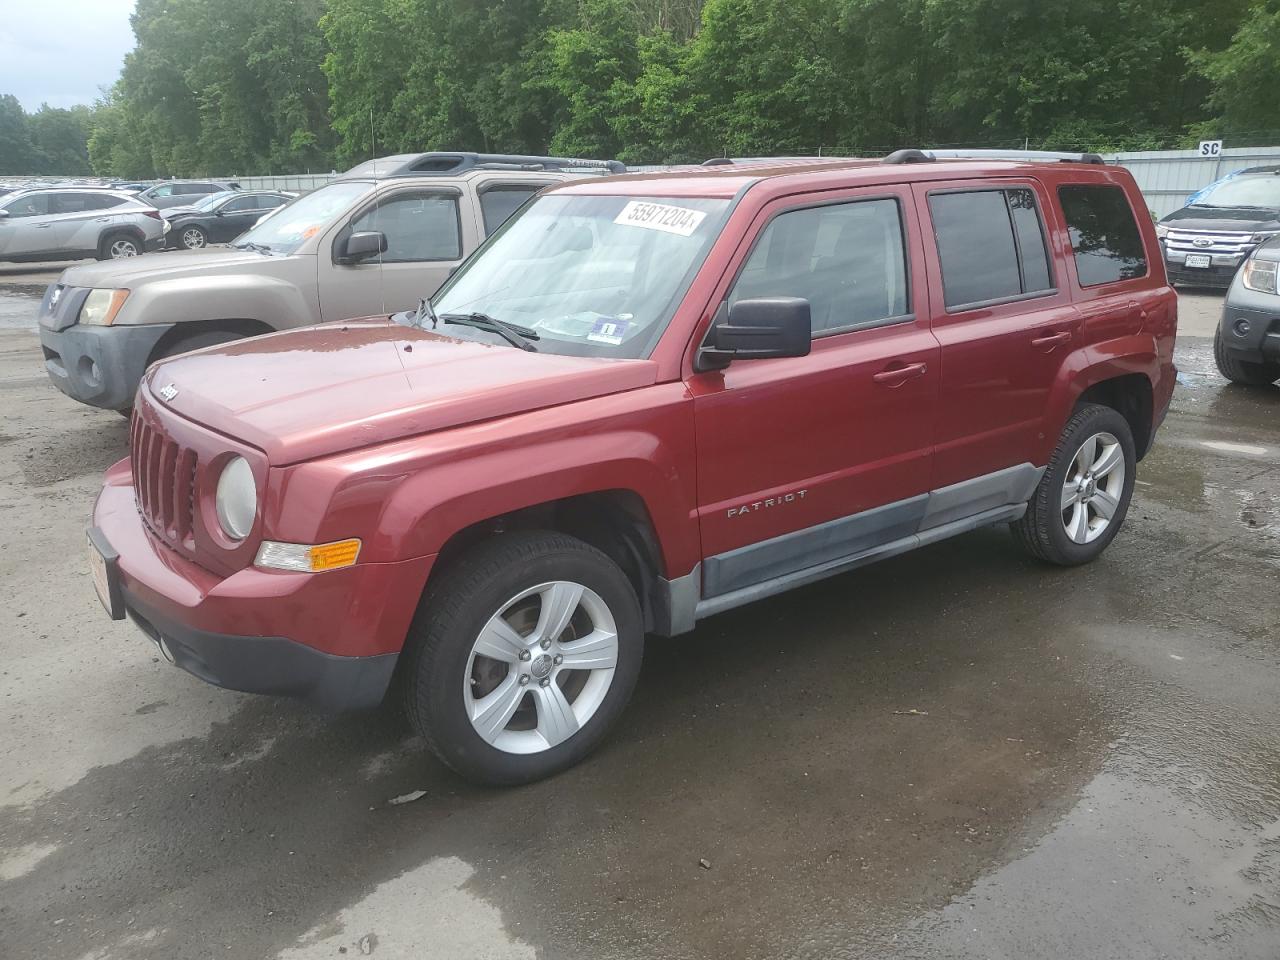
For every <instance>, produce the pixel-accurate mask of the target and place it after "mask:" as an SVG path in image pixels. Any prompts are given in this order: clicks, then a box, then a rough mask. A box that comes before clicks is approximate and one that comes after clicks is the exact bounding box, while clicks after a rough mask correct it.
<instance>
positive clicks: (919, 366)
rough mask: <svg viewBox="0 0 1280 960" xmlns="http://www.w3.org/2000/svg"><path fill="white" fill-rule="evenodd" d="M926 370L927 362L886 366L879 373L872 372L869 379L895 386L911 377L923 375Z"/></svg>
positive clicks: (927, 369)
mask: <svg viewBox="0 0 1280 960" xmlns="http://www.w3.org/2000/svg"><path fill="white" fill-rule="evenodd" d="M928 372H929V365H928V364H927V363H908V364H905V365H903V366H901V367H886V368H885V369H883V370H881V371H880V372H879V373H876V374H872V376H871V379H872V380H874V381H875V382H876V383H883V384H885V385H887V386H890V387H896V386H899V385H900V384H903V383H906V382H907V381H908V380H910V379H911V378H912V377H923V376H924V375H925V374H926V373H928Z"/></svg>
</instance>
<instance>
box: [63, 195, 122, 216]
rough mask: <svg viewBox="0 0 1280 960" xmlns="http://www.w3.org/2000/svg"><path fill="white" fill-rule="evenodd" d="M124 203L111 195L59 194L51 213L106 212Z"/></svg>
mask: <svg viewBox="0 0 1280 960" xmlns="http://www.w3.org/2000/svg"><path fill="white" fill-rule="evenodd" d="M122 203H124V200H123V199H121V198H120V197H113V196H111V194H109V193H58V194H54V195H53V197H52V198H51V202H50V204H49V212H50V213H80V212H82V211H84V210H106V209H107V208H109V207H115V206H119V205H120V204H122Z"/></svg>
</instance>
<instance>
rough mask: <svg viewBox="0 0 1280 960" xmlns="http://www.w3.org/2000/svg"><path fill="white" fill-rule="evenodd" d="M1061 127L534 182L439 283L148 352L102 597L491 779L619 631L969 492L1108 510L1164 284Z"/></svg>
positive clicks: (202, 663) (609, 671)
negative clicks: (1049, 134)
mask: <svg viewBox="0 0 1280 960" xmlns="http://www.w3.org/2000/svg"><path fill="white" fill-rule="evenodd" d="M1145 209H1146V208H1145V206H1144V205H1143V203H1142V197H1141V195H1140V194H1139V192H1138V190H1137V187H1136V186H1135V184H1134V181H1133V179H1132V177H1131V176H1130V175H1129V174H1128V173H1127V172H1126V171H1125V170H1123V169H1120V168H1117V167H1111V166H1104V165H1103V164H1102V163H1101V162H1100V161H1098V160H1097V159H1096V158H1094V157H1091V156H1088V155H1084V156H1081V155H1078V154H1077V155H1073V156H1070V157H1060V156H1058V155H1034V156H1033V157H1029V158H1028V157H1024V158H1014V159H1009V158H1002V157H991V156H986V157H981V158H979V159H957V158H949V157H945V156H943V155H942V153H941V152H938V153H925V152H922V151H918V150H908V151H899V152H898V153H895V154H892V155H891V156H889V157H887V158H885V160H883V161H873V160H844V161H838V162H830V161H822V162H817V161H815V162H812V163H799V162H790V163H785V164H781V163H780V164H775V165H770V164H767V163H737V164H722V165H718V166H715V167H713V168H707V169H705V170H700V169H697V168H694V169H683V170H676V171H669V172H664V173H656V174H645V175H631V176H621V177H606V178H599V179H583V180H578V181H574V182H570V183H565V184H562V185H557V186H555V187H552V188H550V189H549V190H548V191H546V192H545V193H543V194H542V195H540V196H539V197H538V198H536V199H535V200H534V201H533V202H531V203H530V204H529V205H527V206H526V207H525V208H524V209H523V210H522V211H521V212H520V213H519V214H518V215H517V216H515V217H513V218H512V219H511V220H509V221H508V222H507V223H506V224H505V225H504V226H503V227H502V228H501V229H500V230H498V231H497V232H496V233H495V234H494V235H493V236H492V237H490V238H489V239H488V240H487V241H486V243H485V244H484V245H483V246H482V247H481V248H480V250H479V251H478V252H477V253H476V254H475V255H474V256H473V257H471V258H470V259H469V260H467V261H466V263H465V264H464V265H463V266H462V268H461V269H460V270H459V271H458V272H457V273H456V274H455V275H454V276H453V277H452V278H451V279H450V280H449V281H448V282H447V283H446V284H445V285H444V287H443V288H442V290H441V291H440V293H439V295H438V296H437V297H436V298H435V301H434V303H428V304H424V306H423V307H421V308H420V309H418V310H417V311H414V312H413V313H411V314H404V315H401V316H399V317H398V318H397V320H398V321H399V322H388V321H387V320H386V319H385V318H378V319H371V320H368V321H363V322H356V321H353V322H348V323H345V324H327V325H323V326H319V327H313V328H309V329H303V330H294V331H289V332H284V333H278V334H271V335H268V336H264V337H259V338H255V339H253V340H246V341H242V342H239V343H232V344H225V345H221V346H215V347H210V348H207V349H204V350H200V351H197V352H194V353H191V354H188V355H186V356H183V357H180V358H177V359H173V360H167V361H161V362H160V363H157V364H155V365H154V366H152V367H151V368H150V370H149V371H148V372H147V374H146V376H145V378H144V380H143V382H142V384H141V386H140V387H139V390H138V395H137V399H136V403H135V406H134V413H133V418H132V421H131V441H130V442H131V453H130V456H129V458H128V459H125V460H122V461H120V462H119V463H117V464H115V465H114V466H113V467H111V469H110V470H109V471H108V473H107V475H106V478H105V485H104V487H103V490H102V492H101V494H100V496H99V497H98V500H97V504H96V507H95V510H94V519H93V527H92V529H91V531H90V537H89V539H90V543H91V551H90V559H91V562H92V564H93V568H94V580H95V584H96V587H97V590H98V593H99V595H100V597H101V598H102V601H103V603H104V604H105V606H106V607H107V609H108V610H109V612H110V615H111V616H112V617H114V618H116V619H123V618H124V617H126V616H128V617H129V618H131V619H132V620H133V621H134V622H135V623H136V624H137V625H138V626H139V627H140V628H141V629H142V630H143V631H144V632H145V633H146V634H147V635H148V636H149V637H150V638H151V639H152V640H154V641H155V642H156V643H157V644H158V645H159V647H160V649H161V651H162V652H163V653H164V655H165V656H166V657H167V658H168V659H169V660H171V661H172V662H174V663H176V664H177V665H178V666H179V667H181V668H183V669H185V670H188V671H190V672H191V673H193V674H195V675H196V676H198V677H201V678H203V679H204V680H207V681H209V682H210V683H214V684H217V685H220V686H224V687H229V688H232V689H236V690H247V691H255V692H259V693H272V694H288V695H294V696H299V697H304V698H306V699H308V700H310V701H312V702H314V703H318V704H322V705H325V706H328V707H331V708H352V707H370V706H373V705H376V704H378V703H380V702H381V701H382V700H383V699H384V697H386V696H387V695H388V693H389V691H394V694H395V696H396V697H397V698H400V699H402V700H403V702H404V706H405V707H406V709H407V712H408V715H409V717H410V719H411V721H412V723H413V724H414V726H415V727H416V729H418V730H419V731H420V732H421V733H422V734H423V736H424V737H425V738H426V740H427V742H428V743H429V744H430V745H431V747H432V748H433V749H434V750H435V751H436V752H437V753H438V754H439V756H440V757H441V758H442V759H443V760H444V762H446V763H447V764H449V765H450V766H451V767H453V768H454V769H456V770H458V771H459V772H461V773H462V774H464V775H466V776H468V777H471V778H473V779H476V780H480V781H484V782H489V783H497V784H513V783H519V782H524V781H528V780H532V779H535V778H537V777H542V776H546V775H548V774H550V773H553V772H555V771H557V770H560V769H563V768H565V767H567V766H568V765H570V764H572V763H575V762H577V761H578V760H579V759H581V758H582V757H583V756H585V755H586V754H587V753H588V752H589V751H590V750H591V749H592V748H594V747H595V746H597V745H598V744H599V743H600V741H601V740H602V738H603V737H604V736H605V734H606V732H607V731H608V730H609V728H610V727H611V725H612V724H614V723H615V722H616V721H617V720H618V718H619V716H620V714H621V713H622V710H623V708H624V705H625V704H626V702H627V699H628V697H629V696H630V694H631V692H632V689H633V687H634V686H635V683H636V678H637V676H638V673H639V670H640V661H641V655H642V653H643V649H644V638H645V635H646V634H648V633H653V634H661V635H668V636H670V635H675V634H680V633H684V632H686V631H688V630H691V629H692V628H693V626H694V625H695V624H696V623H697V622H698V621H699V620H700V619H702V618H704V617H708V616H711V615H713V614H716V613H719V612H720V611H723V610H728V609H730V608H732V607H737V606H739V605H741V604H746V603H751V602H754V601H758V600H761V599H763V598H765V597H769V596H771V595H773V594H777V593H779V592H781V591H784V590H787V589H790V588H791V587H795V586H798V585H800V584H805V583H809V582H812V581H815V580H819V579H821V578H823V577H828V576H832V575H835V574H841V573H844V572H845V571H848V570H851V569H853V568H855V567H857V566H860V565H862V564H865V563H868V562H871V561H874V560H878V559H880V558H883V557H888V556H893V555H895V554H899V553H902V552H904V551H906V550H910V549H912V548H915V547H919V546H923V545H926V544H930V543H933V542H935V541H938V540H940V539H942V538H944V537H950V536H953V535H956V534H960V533H964V532H965V531H969V530H973V529H975V528H977V527H982V526H986V525H990V524H1008V525H1010V527H1011V528H1012V531H1013V535H1014V539H1015V541H1016V542H1018V543H1019V544H1021V545H1022V546H1023V547H1024V548H1025V549H1026V550H1028V551H1030V553H1031V554H1032V555H1034V556H1035V557H1038V558H1040V559H1041V560H1044V561H1047V562H1048V563H1050V564H1058V565H1061V566H1071V565H1074V564H1081V563H1085V562H1088V561H1090V560H1093V559H1095V558H1096V557H1097V556H1098V555H1099V554H1101V553H1102V551H1103V550H1105V549H1106V547H1107V545H1108V544H1110V543H1111V541H1112V539H1113V538H1114V537H1115V536H1116V535H1117V533H1118V531H1119V529H1120V527H1121V525H1122V524H1123V522H1124V519H1125V513H1126V510H1127V508H1128V506H1129V500H1130V495H1131V493H1132V491H1133V485H1134V476H1135V471H1136V468H1137V464H1138V462H1139V461H1140V460H1141V459H1142V457H1143V455H1144V454H1145V453H1146V452H1147V451H1148V450H1149V449H1150V447H1151V444H1152V440H1153V438H1154V436H1155V432H1156V429H1157V427H1158V426H1159V424H1160V422H1161V420H1162V419H1163V417H1164V414H1165V410H1166V408H1167V406H1168V403H1169V399H1170V395H1171V393H1172V390H1173V385H1174V373H1175V370H1174V364H1173V346H1174V336H1175V330H1176V323H1177V315H1176V310H1177V306H1176V298H1175V296H1174V293H1173V290H1172V289H1171V288H1170V287H1169V285H1168V283H1167V281H1166V277H1165V272H1164V264H1163V260H1162V258H1161V256H1160V248H1159V245H1158V243H1157V240H1156V235H1155V228H1154V225H1153V224H1152V222H1151V219H1150V217H1148V216H1146V215H1145Z"/></svg>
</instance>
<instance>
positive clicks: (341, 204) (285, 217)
mask: <svg viewBox="0 0 1280 960" xmlns="http://www.w3.org/2000/svg"><path fill="white" fill-rule="evenodd" d="M369 189H370V185H369V184H368V183H367V182H364V181H347V182H343V183H330V184H328V185H326V186H323V187H321V188H320V189H318V190H313V191H312V192H311V193H308V194H307V195H306V196H303V197H299V198H298V199H297V200H294V201H293V202H292V203H290V204H289V205H288V206H286V207H283V208H281V210H280V212H279V213H278V214H276V215H275V216H273V217H271V218H270V219H267V220H263V221H262V222H261V223H260V224H258V225H257V226H255V227H253V228H252V229H250V230H249V231H248V232H247V233H242V234H241V235H240V236H239V237H238V238H236V243H237V244H242V243H256V244H258V245H260V246H262V247H266V248H267V249H269V250H270V251H271V252H272V253H293V252H294V251H295V250H297V249H298V248H299V247H300V246H302V245H303V244H304V243H305V242H306V241H308V240H310V239H311V238H312V237H314V236H315V235H316V234H317V233H319V232H320V231H321V230H323V229H324V228H325V227H327V226H328V225H329V224H330V223H332V222H333V219H334V217H336V216H338V215H339V214H341V213H345V212H346V211H347V210H348V209H349V208H350V207H351V204H352V203H354V202H355V201H356V199H357V198H359V197H361V196H363V195H364V194H366V193H368V192H369Z"/></svg>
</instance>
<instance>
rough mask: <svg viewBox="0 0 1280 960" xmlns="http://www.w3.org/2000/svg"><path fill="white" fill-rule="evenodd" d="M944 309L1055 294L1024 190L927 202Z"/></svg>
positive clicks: (1030, 196) (1035, 215)
mask: <svg viewBox="0 0 1280 960" xmlns="http://www.w3.org/2000/svg"><path fill="white" fill-rule="evenodd" d="M929 213H930V216H931V217H932V219H933V231H934V236H935V238H936V239H937V244H938V260H939V262H940V263H941V264H942V291H943V299H944V300H945V302H946V305H947V306H948V307H961V306H968V305H970V304H977V303H987V302H990V301H993V300H1009V299H1012V298H1015V297H1020V296H1026V295H1030V294H1036V293H1040V292H1043V291H1045V290H1052V289H1053V278H1052V276H1051V275H1050V272H1049V255H1048V252H1047V250H1046V249H1045V242H1044V228H1043V226H1042V224H1041V221H1040V212H1039V210H1037V208H1036V201H1035V194H1034V193H1032V191H1031V190H1028V189H1026V188H1025V187H1014V188H1011V189H1007V190H975V191H971V192H964V193H936V194H932V195H930V197H929Z"/></svg>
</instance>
